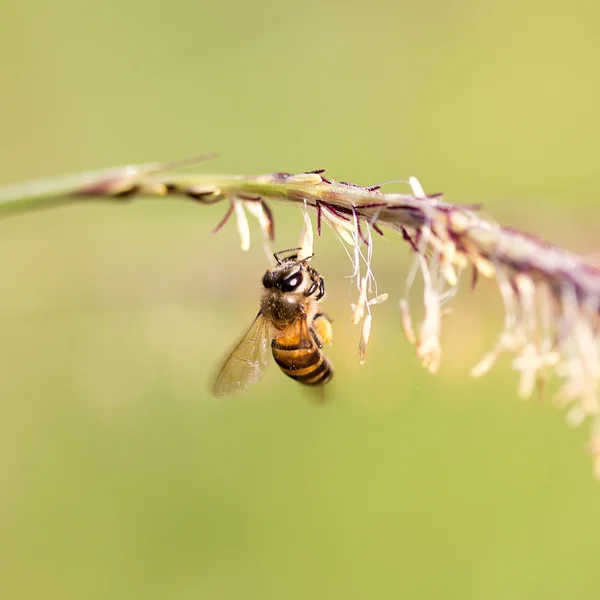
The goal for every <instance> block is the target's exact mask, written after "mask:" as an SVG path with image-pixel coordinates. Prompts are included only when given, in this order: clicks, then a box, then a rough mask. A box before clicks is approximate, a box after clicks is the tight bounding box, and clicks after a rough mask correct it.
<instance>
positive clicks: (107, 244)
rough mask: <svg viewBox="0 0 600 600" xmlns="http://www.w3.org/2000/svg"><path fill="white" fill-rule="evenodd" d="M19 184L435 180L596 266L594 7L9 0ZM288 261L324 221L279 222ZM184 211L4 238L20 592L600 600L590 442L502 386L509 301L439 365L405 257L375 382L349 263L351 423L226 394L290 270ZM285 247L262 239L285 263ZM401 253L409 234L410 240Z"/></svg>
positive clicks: (12, 154) (9, 490) (132, 208)
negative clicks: (273, 279)
mask: <svg viewBox="0 0 600 600" xmlns="http://www.w3.org/2000/svg"><path fill="white" fill-rule="evenodd" d="M0 8H1V13H0V14H1V18H0V65H1V68H2V94H1V97H0V107H1V110H0V131H1V132H2V135H1V139H0V183H8V182H13V181H19V180H27V179H31V178H35V177H41V176H46V175H53V174H60V173H69V172H77V171H80V170H84V169H89V168H98V167H104V166H110V165H119V164H125V163H132V162H133V163H135V162H143V161H147V160H161V159H165V160H167V159H173V158H179V157H185V156H189V155H194V154H198V153H202V152H208V151H213V150H216V151H219V152H220V153H221V158H219V159H218V160H215V161H212V162H209V163H204V164H201V165H199V166H198V167H197V168H198V169H199V170H202V171H204V172H217V173H219V172H222V173H229V172H230V173H248V174H251V173H262V172H273V171H292V172H294V171H305V170H310V169H316V168H322V167H326V168H327V169H328V173H329V175H330V176H331V177H333V178H334V179H343V180H350V181H355V182H357V183H361V184H374V183H378V182H380V181H386V180H390V179H406V178H407V177H408V176H410V175H416V176H418V177H419V178H420V180H421V182H422V183H423V185H424V187H425V189H426V190H428V191H429V192H438V191H443V192H445V193H446V197H447V199H448V200H449V201H456V202H483V203H484V204H485V210H486V214H489V215H492V216H493V218H495V219H497V220H498V221H500V222H502V223H506V224H511V225H515V226H519V227H522V228H524V229H527V230H529V231H532V232H535V233H537V234H540V235H543V236H544V237H547V238H550V239H552V240H554V241H556V242H559V243H562V244H565V245H566V246H569V247H571V248H573V249H576V250H578V251H581V252H585V253H588V254H589V255H590V256H594V255H597V253H598V251H599V246H598V227H597V222H598V221H597V219H598V215H599V214H600V212H599V211H600V207H599V206H598V195H597V191H596V188H597V176H598V151H597V140H598V138H599V137H600V136H599V134H600V113H599V112H598V103H599V96H600V69H599V68H598V63H599V59H600V37H599V36H598V30H599V26H600V9H599V8H598V5H597V4H596V3H593V2H583V1H578V0H575V1H572V2H568V3H566V2H553V1H550V2H548V1H542V0H537V1H535V0H526V1H516V0H509V1H505V2H485V3H484V2H478V1H476V0H453V1H449V2H442V1H437V2H436V1H428V2H415V1H412V2H404V1H400V2H377V1H375V2H369V3H367V4H365V3H364V2H360V3H359V2H353V1H347V2H335V1H329V2H328V1H325V2H323V1H321V2H315V1H313V0H306V1H305V2H302V3H291V2H290V3H272V2H265V1H263V0H257V1H255V2H243V1H241V0H237V1H229V2H228V1H223V2H218V3H217V2H214V3H208V2H201V1H200V2H198V1H191V0H190V1H183V0H172V1H171V2H169V3H164V2H157V1H153V0H150V1H144V2H142V1H141V0H129V1H125V2H123V1H117V0H105V1H103V2H90V1H77V2H76V1H74V0H55V1H53V2H46V1H44V0H31V1H28V2H17V1H16V0H0ZM275 210H276V219H277V227H278V242H277V245H278V246H279V247H282V248H283V247H289V246H293V245H295V243H296V241H297V239H298V234H299V230H300V224H301V223H300V219H299V215H298V213H297V211H296V210H295V209H290V208H287V207H283V206H278V207H276V208H275ZM222 211H223V207H220V206H215V207H209V208H203V207H199V206H197V205H193V204H192V203H189V204H188V203H185V202H181V201H177V200H167V201H158V202H156V201H155V202H150V201H148V202H145V201H140V202H137V203H132V204H129V205H127V206H125V207H120V206H114V205H101V204H99V205H97V206H85V207H71V208H61V209H56V210H53V211H46V212H40V213H36V214H29V215H26V216H23V217H18V218H16V217H11V218H8V219H5V220H3V221H2V222H0V257H1V258H0V261H1V275H2V286H1V289H2V292H1V293H0V328H1V332H2V333H1V336H0V365H1V366H0V413H1V418H0V532H1V533H0V597H2V598H6V599H21V598H41V597H44V598H86V599H92V598H124V599H125V598H127V599H132V598H175V599H191V598H194V599H197V598H206V599H209V598H210V599H215V600H219V599H233V598H236V599H237V598H244V599H250V598H261V599H264V598H289V599H296V598H298V599H300V598H328V599H334V598H371V597H372V598H401V597H405V598H460V599H461V600H468V599H476V598H477V599H481V598H485V599H486V600H492V599H495V598H498V599H500V598H502V599H504V598H510V599H511V600H516V599H519V598H527V599H529V600H531V599H537V598H540V599H542V598H543V599H544V600H547V599H549V598H564V597H572V598H578V599H587V598H597V597H598V589H599V587H600V573H599V571H598V555H599V553H600V487H599V484H598V482H597V481H596V480H594V478H593V475H592V469H591V461H590V459H589V457H588V456H586V453H585V440H586V437H587V432H586V431H585V427H584V428H581V429H579V430H571V429H568V428H567V426H566V425H565V423H564V415H563V414H562V413H561V412H560V411H557V410H555V409H554V408H553V407H552V405H551V403H550V401H549V395H547V396H546V397H545V398H542V399H533V400H532V401H530V402H522V401H520V400H518V399H517V398H516V382H517V378H516V375H515V374H514V373H513V372H512V371H510V369H509V364H508V363H509V361H508V360H504V361H501V362H500V363H499V364H498V365H497V366H496V367H495V368H494V370H493V371H492V372H491V373H490V374H489V375H488V376H486V377H485V378H483V379H482V380H472V379H470V378H469V377H468V371H469V368H470V367H471V366H472V365H473V364H474V363H475V362H477V360H478V359H479V358H480V357H481V356H482V354H483V353H484V352H485V351H486V349H487V348H489V347H490V345H491V344H492V343H493V341H494V339H495V335H496V333H497V332H498V328H499V325H500V323H501V319H502V311H501V307H500V302H499V300H498V299H497V297H496V292H495V289H494V286H493V285H492V284H486V283H485V282H483V283H482V285H481V287H480V289H478V290H477V291H476V292H475V293H474V294H471V293H469V292H468V291H465V292H464V293H461V295H460V297H459V298H458V299H457V300H456V301H455V302H454V304H453V308H454V314H453V316H452V317H451V318H449V319H447V320H446V321H445V330H444V349H445V356H444V362H443V366H442V370H441V372H440V373H439V374H438V375H437V376H436V377H432V376H430V375H429V374H428V373H427V372H426V371H424V370H423V369H421V367H420V366H419V364H418V361H417V359H416V358H415V356H414V352H413V348H412V347H410V346H409V344H408V343H407V342H406V341H405V339H404V338H403V336H402V333H401V329H400V323H399V315H398V309H397V298H398V296H399V294H400V292H401V290H402V286H403V282H404V278H405V276H406V272H407V268H408V265H409V258H410V257H409V253H408V251H407V249H406V248H405V247H404V246H403V245H402V243H401V241H400V240H399V239H396V238H394V237H393V236H389V235H388V236H386V238H384V239H382V240H380V243H379V244H378V246H377V248H376V256H375V259H374V265H375V269H376V271H375V272H376V275H377V277H378V282H379V285H380V287H381V289H382V290H387V291H389V292H390V294H391V298H392V299H391V300H390V301H389V302H388V303H386V304H384V305H382V306H379V307H377V308H376V311H375V319H374V332H373V337H372V342H371V345H370V349H369V356H368V362H367V364H366V365H365V366H364V367H361V368H359V367H358V363H357V356H356V344H357V341H358V336H359V332H358V331H357V329H355V328H353V327H352V325H351V324H350V320H349V316H350V308H349V303H350V302H351V301H352V300H353V299H354V295H355V293H354V291H353V290H352V288H351V285H350V283H349V282H348V280H347V279H346V277H347V276H348V275H349V272H350V264H349V262H348V261H347V260H346V258H345V256H344V254H343V251H342V249H341V247H340V246H339V244H337V242H336V241H335V240H334V239H332V237H331V236H329V235H327V236H325V237H324V238H323V239H321V240H319V241H318V244H317V247H316V252H317V255H318V256H317V259H315V266H316V267H317V268H319V269H320V271H321V272H322V273H323V274H324V275H325V277H326V279H327V283H328V286H329V292H330V293H329V298H328V299H327V302H326V309H327V311H328V312H329V313H330V314H331V315H332V316H333V317H334V318H335V335H336V340H335V343H334V346H333V347H332V348H331V350H330V351H329V354H330V356H331V358H332V360H333V362H334V364H335V367H336V377H335V380H334V382H333V383H332V384H331V387H330V390H329V399H330V402H328V403H327V404H326V405H325V406H317V405H315V404H314V403H311V402H310V401H309V400H307V398H306V397H305V395H304V394H303V393H302V391H301V390H300V389H299V386H297V385H296V384H294V383H293V382H290V381H289V380H287V379H286V378H284V376H283V375H282V374H281V373H280V372H279V371H278V370H277V369H276V368H272V369H270V370H269V372H268V373H267V375H266V377H265V379H264V381H263V382H262V383H261V384H260V385H259V386H257V387H256V388H255V389H253V390H252V391H251V392H249V393H248V394H247V395H245V396H243V397H241V398H237V399H234V400H231V401H227V402H216V401H215V400H214V399H213V398H211V397H210V395H209V394H208V389H209V387H210V381H211V379H212V377H213V375H214V372H215V369H216V368H217V366H218V364H219V362H220V360H221V358H222V356H223V355H224V354H226V353H227V351H228V350H229V349H230V347H231V345H232V344H233V342H234V341H235V340H236V339H237V338H238V337H239V335H240V334H241V333H242V332H243V331H244V329H245V328H246V327H247V325H248V323H249V322H250V321H251V319H252V317H253V315H254V314H255V312H256V309H257V302H258V295H259V283H260V277H261V275H262V272H263V271H264V269H265V268H266V266H267V262H266V259H265V256H264V254H263V251H262V249H261V247H260V243H255V244H254V246H253V248H252V249H251V251H250V252H249V253H247V254H244V253H242V252H241V251H240V249H239V244H238V241H237V238H236V233H235V227H234V226H233V224H231V225H230V226H228V227H227V228H226V229H225V230H223V231H222V232H221V233H220V234H219V235H218V236H214V237H213V236H211V235H210V230H211V228H212V227H213V226H214V224H215V223H216V222H217V221H218V219H219V218H220V217H221V215H222ZM257 233H258V232H257V231H256V230H255V242H258V237H257V235H256V234H257ZM388 238H389V239H388Z"/></svg>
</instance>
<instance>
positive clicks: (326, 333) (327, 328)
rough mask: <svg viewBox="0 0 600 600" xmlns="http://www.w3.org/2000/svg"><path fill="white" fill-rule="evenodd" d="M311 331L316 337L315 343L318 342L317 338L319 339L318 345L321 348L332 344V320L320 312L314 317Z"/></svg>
mask: <svg viewBox="0 0 600 600" xmlns="http://www.w3.org/2000/svg"><path fill="white" fill-rule="evenodd" d="M310 330H311V331H312V332H313V335H314V336H315V341H317V339H316V338H318V341H317V345H318V346H319V348H321V347H322V346H323V344H331V342H332V341H333V327H332V326H331V319H330V318H329V317H328V316H327V315H326V314H325V313H324V312H322V311H320V310H319V311H318V312H317V313H316V314H315V316H314V317H313V320H312V323H311V327H310Z"/></svg>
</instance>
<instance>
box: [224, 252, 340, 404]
mask: <svg viewBox="0 0 600 600" xmlns="http://www.w3.org/2000/svg"><path fill="white" fill-rule="evenodd" d="M297 250H300V248H290V249H289V250H281V251H280V252H276V253H275V254H274V255H273V256H274V257H275V260H276V261H277V265H276V266H275V267H274V268H273V269H269V270H268V271H267V272H266V273H265V275H264V277H263V280H262V284H263V287H264V292H263V297H262V300H261V303H260V310H259V311H258V315H257V316H256V318H255V319H254V322H253V323H252V325H251V326H250V328H249V329H248V331H247V332H246V334H245V335H244V337H243V338H242V340H241V341H240V342H239V344H238V345H237V346H236V347H235V348H234V350H233V352H232V353H231V354H230V355H229V357H228V358H227V360H226V361H225V363H224V365H223V367H222V368H221V370H220V372H219V374H218V375H217V379H216V381H215V385H214V388H213V393H214V395H215V396H217V397H222V396H231V395H233V394H238V393H240V392H244V391H246V390H247V389H248V388H249V387H250V386H251V385H253V384H255V383H257V382H258V381H259V380H260V378H261V377H262V375H263V374H264V372H265V369H266V367H267V364H268V354H269V352H268V347H267V346H268V342H269V341H270V342H271V352H272V353H273V358H274V359H275V362H276V363H277V364H278V365H279V368H280V369H281V370H282V371H283V372H284V373H285V374H286V375H287V376H288V377H291V378H292V379H295V380H296V381H298V382H300V383H302V384H304V385H310V386H323V385H324V384H326V383H327V382H328V381H329V380H330V379H331V377H332V376H333V369H332V366H331V363H330V362H329V360H327V358H326V357H325V355H324V354H323V352H322V351H321V348H322V347H323V344H330V343H331V341H332V337H333V336H332V333H333V331H332V327H331V321H330V319H329V317H328V316H327V315H326V314H325V313H323V312H322V311H321V309H320V307H319V306H318V302H319V300H321V299H322V298H323V296H324V295H325V282H324V280H323V277H321V276H320V275H319V273H318V272H317V271H316V270H315V269H313V268H312V267H311V266H310V265H309V264H308V261H309V260H310V259H311V258H312V256H310V257H308V258H305V259H302V260H298V254H297V253H294V254H291V255H289V256H287V257H285V258H280V257H281V255H282V254H286V253H288V252H295V251H297ZM321 389H322V388H321Z"/></svg>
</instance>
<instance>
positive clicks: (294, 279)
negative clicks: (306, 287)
mask: <svg viewBox="0 0 600 600" xmlns="http://www.w3.org/2000/svg"><path fill="white" fill-rule="evenodd" d="M301 283H302V277H301V275H300V273H294V275H292V276H291V277H288V278H287V279H284V280H283V283H282V284H281V289H282V290H283V291H284V292H291V291H292V290H295V289H296V288H297V287H298V286H299V285H300V284H301Z"/></svg>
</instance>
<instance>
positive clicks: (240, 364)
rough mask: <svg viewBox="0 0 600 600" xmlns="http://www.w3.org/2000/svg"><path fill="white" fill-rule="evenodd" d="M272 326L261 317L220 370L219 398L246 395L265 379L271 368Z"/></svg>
mask: <svg viewBox="0 0 600 600" xmlns="http://www.w3.org/2000/svg"><path fill="white" fill-rule="evenodd" d="M270 329H271V327H270V325H269V322H268V321H267V319H266V318H265V317H264V315H263V314H262V313H258V316H257V317H256V319H255V320H254V323H252V325H250V329H248V331H247V332H246V334H245V335H244V337H243V338H242V340H241V341H240V343H239V344H238V345H237V346H236V347H235V348H234V350H233V352H232V353H231V354H230V355H229V357H228V358H227V360H226V361H225V364H224V365H223V366H222V367H221V370H220V371H219V374H218V375H217V379H216V381H215V385H214V387H213V394H214V395H215V396H217V397H218V398H221V397H224V396H233V395H234V394H239V393H241V392H245V391H246V390H247V389H248V388H249V387H250V386H251V385H254V384H255V383H257V382H258V381H259V380H260V378H261V377H262V376H263V373H264V372H265V369H266V367H267V365H268V364H269V339H270V335H269V334H270Z"/></svg>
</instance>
